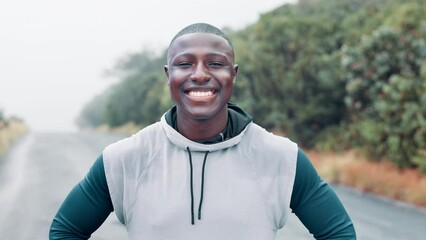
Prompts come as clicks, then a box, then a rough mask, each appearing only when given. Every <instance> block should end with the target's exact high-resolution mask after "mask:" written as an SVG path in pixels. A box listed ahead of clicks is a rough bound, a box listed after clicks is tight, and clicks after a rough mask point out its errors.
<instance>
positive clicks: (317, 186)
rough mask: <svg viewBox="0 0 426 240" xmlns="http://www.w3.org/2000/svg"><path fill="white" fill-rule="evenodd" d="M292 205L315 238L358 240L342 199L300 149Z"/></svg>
mask: <svg viewBox="0 0 426 240" xmlns="http://www.w3.org/2000/svg"><path fill="white" fill-rule="evenodd" d="M290 208H291V209H292V211H293V213H295V214H296V216H297V217H298V218H299V219H300V221H301V222H302V223H303V225H304V226H305V227H306V228H307V229H308V230H309V232H310V233H311V234H313V236H314V238H315V239H339V240H344V239H345V240H346V239H347V240H349V239H356V233H355V228H354V226H353V223H352V221H351V219H350V217H349V215H348V213H347V212H346V210H345V208H344V206H343V204H342V203H341V201H340V199H339V198H338V196H337V195H336V193H335V192H334V190H333V189H332V188H331V186H330V185H328V184H327V183H326V182H325V181H324V180H322V179H321V178H320V176H319V175H318V173H317V171H316V170H315V168H314V166H313V165H312V163H311V162H310V160H309V159H308V157H307V156H306V155H305V153H304V152H303V151H302V150H300V149H299V151H298V154H297V166H296V177H295V180H294V186H293V193H292V196H291V202H290Z"/></svg>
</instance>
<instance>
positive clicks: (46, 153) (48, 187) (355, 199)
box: [0, 133, 426, 240]
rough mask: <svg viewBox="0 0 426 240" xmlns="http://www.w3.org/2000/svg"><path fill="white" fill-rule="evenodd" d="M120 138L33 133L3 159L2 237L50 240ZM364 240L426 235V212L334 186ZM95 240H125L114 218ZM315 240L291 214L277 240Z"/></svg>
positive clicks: (0, 190) (399, 239) (412, 239)
mask: <svg viewBox="0 0 426 240" xmlns="http://www.w3.org/2000/svg"><path fill="white" fill-rule="evenodd" d="M122 137H123V136H119V135H106V134H95V133H30V134H27V135H26V136H25V137H24V138H22V139H21V140H19V141H18V142H17V143H16V144H15V145H14V146H13V148H12V149H10V150H9V151H8V152H7V153H6V154H5V155H4V156H1V157H0V206H1V210H0V238H1V239H8V240H9V239H11V240H45V239H48V231H49V227H50V223H51V221H52V218H53V216H54V215H55V213H56V211H57V209H58V208H59V206H60V204H61V203H62V201H63V200H64V198H65V196H66V195H67V193H68V192H69V191H70V190H71V188H72V187H73V186H74V185H75V184H76V183H77V182H78V181H79V180H80V179H81V178H82V177H83V176H84V175H85V174H86V172H87V170H88V169H89V167H90V166H91V165H92V163H93V161H94V160H95V159H96V157H97V156H98V155H99V154H100V153H101V151H102V149H103V148H104V147H105V146H106V145H108V144H110V143H112V142H115V141H116V140H118V139H120V138H122ZM334 188H335V190H336V192H337V194H338V195H339V197H340V199H341V200H342V202H343V204H344V205H345V207H346V209H347V210H348V212H349V214H350V215H351V218H352V220H353V221H354V224H355V228H356V230H357V235H358V239H361V240H370V239H371V240H373V239H374V240H378V239H386V240H392V239H395V240H402V239H407V240H408V239H409V240H417V239H419V240H420V239H425V236H426V209H424V208H417V207H414V206H411V205H408V204H404V203H401V202H395V201H391V200H388V199H385V198H381V197H376V196H373V195H366V194H362V193H359V192H357V191H353V190H351V189H348V188H344V187H341V186H334ZM91 239H95V240H109V239H110V240H115V239H126V232H125V229H124V227H123V226H122V225H121V224H120V223H119V222H118V221H117V220H116V218H115V215H114V214H111V215H110V217H109V218H108V219H107V221H106V222H105V224H104V225H102V226H101V228H100V229H98V231H96V232H95V233H94V234H93V235H92V238H91ZM284 239H314V238H313V237H312V236H311V235H310V234H309V233H308V232H307V230H306V229H305V228H304V227H303V225H301V224H300V222H299V221H298V219H297V218H296V217H295V216H294V215H293V214H292V215H290V218H289V221H288V223H287V225H286V226H285V228H284V229H283V230H280V231H279V232H278V235H277V240H284Z"/></svg>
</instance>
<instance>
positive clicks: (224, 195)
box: [127, 149, 275, 239]
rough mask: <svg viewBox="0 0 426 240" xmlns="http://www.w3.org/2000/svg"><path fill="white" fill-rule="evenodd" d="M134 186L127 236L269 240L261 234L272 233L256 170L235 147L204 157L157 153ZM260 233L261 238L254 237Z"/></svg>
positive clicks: (203, 154) (273, 232)
mask: <svg viewBox="0 0 426 240" xmlns="http://www.w3.org/2000/svg"><path fill="white" fill-rule="evenodd" d="M138 182H139V183H138V187H137V192H136V194H135V199H134V203H133V205H132V215H131V220H130V221H129V223H128V226H127V228H128V230H129V236H131V235H132V234H136V235H138V236H141V235H140V234H142V236H146V239H208V238H206V236H209V237H211V239H239V237H241V239H268V238H265V234H266V235H270V236H273V235H274V234H275V230H274V229H275V226H274V224H273V223H272V222H273V221H271V218H270V216H268V211H267V209H266V208H267V206H266V205H265V201H264V199H263V195H262V191H261V189H260V187H259V185H258V179H257V176H256V171H255V169H253V166H252V165H251V164H250V159H247V157H245V156H244V154H242V153H241V152H239V151H238V150H236V149H227V150H224V151H218V152H212V153H208V154H207V155H206V153H205V152H192V153H189V152H186V151H182V150H176V149H174V150H168V151H164V152H161V153H159V154H157V155H156V156H155V159H152V161H151V164H150V166H149V167H148V168H147V169H146V172H144V173H142V174H141V176H140V179H139V181H138ZM192 214H194V224H192V223H191V221H192ZM199 218H200V219H199ZM258 234H262V237H260V238H259V237H257V238H252V237H254V236H257V235H258ZM197 236H198V237H197ZM230 236H233V237H231V238H229V237H230ZM236 236H239V237H236ZM156 237H158V238H156ZM193 237H195V238H193ZM271 239H273V238H271Z"/></svg>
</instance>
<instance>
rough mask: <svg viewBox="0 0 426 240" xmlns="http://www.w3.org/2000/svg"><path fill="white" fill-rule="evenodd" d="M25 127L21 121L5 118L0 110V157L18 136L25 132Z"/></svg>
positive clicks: (14, 118)
mask: <svg viewBox="0 0 426 240" xmlns="http://www.w3.org/2000/svg"><path fill="white" fill-rule="evenodd" d="M27 130H28V129H27V127H26V125H25V124H24V122H23V121H22V120H21V119H18V118H16V117H11V118H6V117H5V116H4V115H3V112H2V111H1V110H0V155H1V154H3V153H4V152H5V151H6V150H7V149H8V148H9V147H10V145H11V144H12V143H13V142H14V141H16V140H17V139H18V138H19V137H20V136H22V135H23V134H24V133H26V132H27Z"/></svg>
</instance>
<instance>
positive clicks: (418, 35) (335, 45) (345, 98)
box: [78, 0, 426, 205]
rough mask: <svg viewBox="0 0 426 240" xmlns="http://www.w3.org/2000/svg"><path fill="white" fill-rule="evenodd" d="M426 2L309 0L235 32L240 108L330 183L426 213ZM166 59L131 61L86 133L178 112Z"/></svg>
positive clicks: (83, 120)
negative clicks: (291, 144)
mask: <svg viewBox="0 0 426 240" xmlns="http://www.w3.org/2000/svg"><path fill="white" fill-rule="evenodd" d="M425 16H426V1H425V0H304V1H300V2H299V4H285V5H283V6H281V7H279V8H277V9H275V10H273V11H271V12H268V13H265V14H263V15H262V16H260V18H259V20H258V21H257V22H255V23H253V24H251V25H250V26H247V27H246V28H244V29H226V31H227V32H228V34H229V35H230V37H231V39H232V40H233V43H234V48H235V51H236V56H237V59H236V62H237V63H238V64H239V66H240V68H239V77H238V79H237V81H236V86H235V90H234V97H233V99H232V101H234V102H236V103H238V104H239V105H240V106H242V107H243V108H244V109H246V110H247V111H248V112H250V113H251V114H252V115H253V116H254V117H255V119H254V120H255V122H257V123H259V124H260V125H262V126H265V127H266V128H268V129H269V130H272V131H275V132H280V133H283V134H284V135H285V136H287V137H289V138H290V139H292V140H294V141H296V142H298V143H299V144H300V146H301V147H303V148H304V149H306V150H307V152H308V153H310V154H311V155H310V156H311V158H312V159H313V161H314V163H315V165H316V166H317V168H318V169H319V171H320V172H322V173H323V174H324V176H325V178H326V179H328V180H329V181H332V182H339V183H343V184H346V185H350V186H353V187H357V188H359V189H360V190H362V191H371V192H375V193H379V194H383V195H386V196H389V197H393V198H396V199H400V200H404V201H408V202H412V203H415V204H419V205H425V203H426V187H425V181H426V180H425V176H426V17H425ZM165 62H166V49H164V51H162V52H161V53H160V54H153V53H151V52H149V51H141V52H136V53H132V54H129V55H127V56H124V57H123V58H122V59H121V60H120V61H118V62H117V63H116V64H115V66H114V67H112V68H111V69H110V70H109V73H110V74H112V75H113V76H114V77H117V78H119V79H121V81H120V82H119V83H118V84H116V85H115V86H112V87H111V88H110V89H108V90H107V91H106V92H105V93H103V94H101V95H100V96H97V97H96V98H94V99H93V100H92V101H91V102H89V103H88V104H87V105H86V107H85V108H84V109H83V110H82V113H81V115H80V117H79V119H78V123H79V125H80V127H81V128H87V127H91V128H93V127H99V126H102V125H106V126H109V127H112V128H114V127H119V126H122V125H125V124H127V123H129V122H132V123H134V124H136V125H137V126H146V125H148V124H150V123H152V122H154V121H157V120H158V119H159V117H160V116H161V114H162V113H164V111H166V110H167V109H168V108H170V107H171V106H172V103H171V100H170V97H169V94H168V88H167V84H166V81H165V77H164V72H163V67H162V66H163V65H164V64H165Z"/></svg>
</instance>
